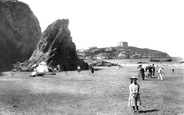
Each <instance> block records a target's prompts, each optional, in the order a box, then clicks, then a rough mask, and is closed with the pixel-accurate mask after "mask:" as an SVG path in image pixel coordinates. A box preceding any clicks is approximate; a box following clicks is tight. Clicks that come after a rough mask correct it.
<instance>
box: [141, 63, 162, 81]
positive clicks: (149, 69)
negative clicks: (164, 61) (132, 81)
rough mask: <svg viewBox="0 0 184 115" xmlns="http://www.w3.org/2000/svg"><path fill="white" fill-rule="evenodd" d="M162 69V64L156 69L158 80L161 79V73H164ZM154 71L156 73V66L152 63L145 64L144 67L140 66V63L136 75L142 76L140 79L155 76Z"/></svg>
mask: <svg viewBox="0 0 184 115" xmlns="http://www.w3.org/2000/svg"><path fill="white" fill-rule="evenodd" d="M163 69H164V67H163V66H162V67H160V68H159V69H158V71H157V72H158V79H160V80H163V74H164V75H165V73H164V71H163ZM145 73H146V74H145ZM155 73H156V68H155V66H154V64H152V65H148V66H146V68H145V69H144V68H143V67H142V65H139V74H138V77H139V78H142V80H145V77H147V78H153V77H155Z"/></svg>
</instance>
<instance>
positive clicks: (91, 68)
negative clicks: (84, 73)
mask: <svg viewBox="0 0 184 115" xmlns="http://www.w3.org/2000/svg"><path fill="white" fill-rule="evenodd" d="M94 70H95V69H94V67H93V66H92V64H89V73H94Z"/></svg>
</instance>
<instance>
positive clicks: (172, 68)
mask: <svg viewBox="0 0 184 115" xmlns="http://www.w3.org/2000/svg"><path fill="white" fill-rule="evenodd" d="M171 70H172V73H173V74H174V66H172V67H171Z"/></svg>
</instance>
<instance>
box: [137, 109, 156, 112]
mask: <svg viewBox="0 0 184 115" xmlns="http://www.w3.org/2000/svg"><path fill="white" fill-rule="evenodd" d="M156 111H159V110H157V109H151V110H140V111H139V112H140V113H151V112H156Z"/></svg>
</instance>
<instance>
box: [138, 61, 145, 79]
mask: <svg viewBox="0 0 184 115" xmlns="http://www.w3.org/2000/svg"><path fill="white" fill-rule="evenodd" d="M144 72H145V71H144V68H143V67H142V65H140V70H139V75H138V77H142V80H144V78H145V73H144Z"/></svg>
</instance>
